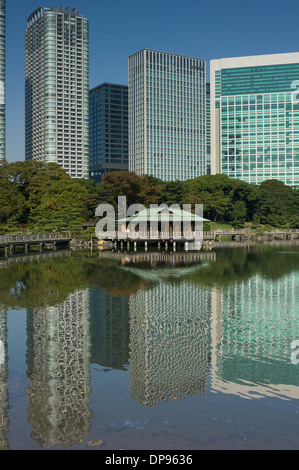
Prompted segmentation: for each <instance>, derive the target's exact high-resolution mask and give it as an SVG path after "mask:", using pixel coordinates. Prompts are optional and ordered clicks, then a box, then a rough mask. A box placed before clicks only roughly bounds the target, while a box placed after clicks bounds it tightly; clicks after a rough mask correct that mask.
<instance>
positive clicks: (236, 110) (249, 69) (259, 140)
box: [210, 53, 299, 186]
mask: <svg viewBox="0 0 299 470" xmlns="http://www.w3.org/2000/svg"><path fill="white" fill-rule="evenodd" d="M210 71H211V139H212V145H211V168H212V173H213V174H215V173H223V174H226V175H228V176H229V177H230V178H236V179H241V180H244V181H246V182H249V183H252V184H260V183H261V182H262V181H264V180H268V179H277V180H280V181H282V182H283V183H285V184H287V185H290V186H295V185H299V95H298V99H297V92H296V90H297V88H299V81H298V80H299V53H289V54H273V55H264V56H251V57H236V58H228V59H219V60H212V61H211V68H210Z"/></svg>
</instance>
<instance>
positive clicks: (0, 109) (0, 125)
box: [0, 0, 6, 163]
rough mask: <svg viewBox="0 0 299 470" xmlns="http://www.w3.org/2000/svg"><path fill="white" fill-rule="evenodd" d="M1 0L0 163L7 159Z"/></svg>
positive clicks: (0, 7) (0, 6)
mask: <svg viewBox="0 0 299 470" xmlns="http://www.w3.org/2000/svg"><path fill="white" fill-rule="evenodd" d="M5 3H6V2H5V0H0V163H1V161H3V160H5V158H6V137H5V129H6V124H5V121H6V116H5V83H6V66H5V51H6V45H5V41H6V38H5V36H6V5H5Z"/></svg>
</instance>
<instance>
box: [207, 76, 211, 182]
mask: <svg viewBox="0 0 299 470" xmlns="http://www.w3.org/2000/svg"><path fill="white" fill-rule="evenodd" d="M206 173H207V175H210V174H211V87H210V83H207V84H206Z"/></svg>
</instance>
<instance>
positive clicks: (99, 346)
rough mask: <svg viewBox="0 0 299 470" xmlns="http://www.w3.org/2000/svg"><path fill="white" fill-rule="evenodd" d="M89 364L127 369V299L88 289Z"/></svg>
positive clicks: (95, 289) (128, 337)
mask: <svg viewBox="0 0 299 470" xmlns="http://www.w3.org/2000/svg"><path fill="white" fill-rule="evenodd" d="M90 331H91V362H92V363H93V364H99V365H100V366H102V367H104V368H105V369H107V370H109V369H119V370H127V369H128V367H129V343H130V327H129V300H128V298H127V297H119V296H112V295H108V294H107V292H105V290H104V289H99V288H92V289H90Z"/></svg>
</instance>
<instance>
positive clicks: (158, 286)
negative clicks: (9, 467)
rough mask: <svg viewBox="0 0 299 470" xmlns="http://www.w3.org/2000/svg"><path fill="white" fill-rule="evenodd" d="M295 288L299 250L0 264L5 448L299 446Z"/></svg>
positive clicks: (52, 257) (276, 247)
mask: <svg viewBox="0 0 299 470" xmlns="http://www.w3.org/2000/svg"><path fill="white" fill-rule="evenodd" d="M298 290H299V244H298V243H296V242H290V243H284V244H281V243H278V242H273V243H271V244H268V245H251V246H247V245H237V244H233V245H232V246H230V245H229V244H228V245H217V246H216V247H215V249H213V250H212V251H209V252H200V253H185V252H182V253H180V252H177V253H144V252H139V253H133V254H132V253H127V252H123V253H112V252H100V253H97V252H96V253H88V252H87V253H84V252H80V253H78V252H77V253H76V252H71V251H61V252H59V251H58V252H54V253H44V254H42V255H41V254H32V255H31V256H30V257H26V258H22V257H21V256H17V255H15V256H14V257H13V258H8V259H7V260H5V259H3V258H2V259H0V449H13V450H14V449H28V450H29V449H33V450H34V449H35V450H39V449H53V450H55V449H90V450H97V449H100V450H118V449H125V450H126V449H128V450H132V449H134V450H139V449H151V450H153V449H155V450H159V449H162V450H177V449H180V450H192V449H285V448H288V449H299V346H297V349H298V354H297V355H296V350H293V349H292V342H293V341H296V340H299V298H298ZM297 362H298V364H297Z"/></svg>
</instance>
